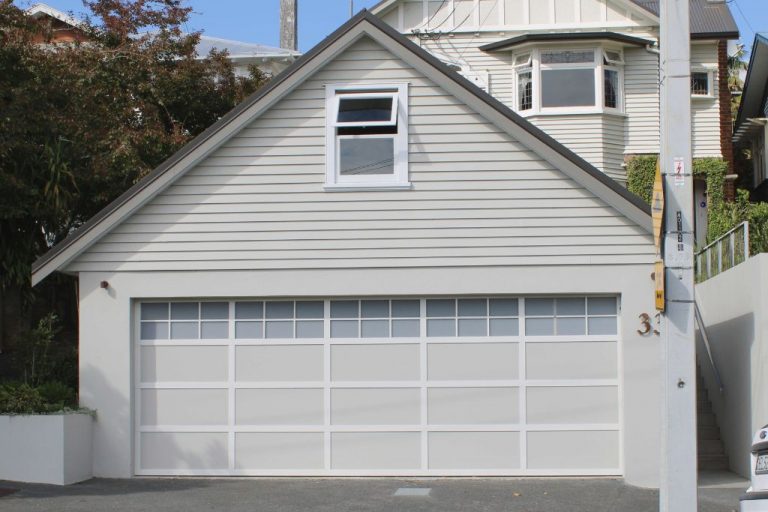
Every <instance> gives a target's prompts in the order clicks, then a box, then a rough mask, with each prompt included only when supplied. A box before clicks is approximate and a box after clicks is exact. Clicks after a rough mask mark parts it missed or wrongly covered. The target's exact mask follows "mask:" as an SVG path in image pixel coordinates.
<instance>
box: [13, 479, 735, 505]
mask: <svg viewBox="0 0 768 512" xmlns="http://www.w3.org/2000/svg"><path fill="white" fill-rule="evenodd" d="M702 480H704V481H701V484H704V485H703V486H702V485H700V487H699V500H700V504H699V510H700V511H701V512H731V511H735V510H737V509H738V498H739V495H740V494H741V493H742V492H743V491H744V489H745V488H746V481H744V480H738V479H737V477H734V476H733V475H732V474H730V473H714V474H708V475H705V478H703V479H702ZM2 489H15V490H16V492H13V493H11V494H6V495H5V496H4V497H2V498H0V510H2V511H3V512H16V511H25V512H26V511H36V510H41V511H42V510H67V511H81V510H82V511H93V510H110V511H115V512H121V511H129V510H130V511H133V510H152V511H170V512H176V511H178V512H196V511H204V510H205V511H208V510H221V511H232V512H240V511H243V512H254V511H258V512H270V511H275V512H277V511H280V512H292V511H305V510H312V511H323V512H324V511H327V512H347V511H349V512H352V511H355V512H357V511H366V512H367V511H371V512H378V511H382V512H383V511H393V510H395V511H396V510H424V511H429V510H434V511H440V512H450V511H456V512H459V511H461V512H464V511H468V510H473V511H489V512H490V511H527V512H533V511H537V512H538V511H541V512H582V511H583V512H595V511H598V512H599V511H621V512H652V511H656V510H658V500H659V495H658V491H656V490H652V489H641V488H638V487H632V486H629V485H626V484H624V483H623V481H622V480H621V479H615V478H419V479H408V478H401V479H393V478H344V479H339V478H311V479H310V478H219V479H211V478H134V479H126V480H107V479H93V480H89V481H87V482H83V483H81V484H76V485H71V486H67V487H57V486H48V485H32V484H21V483H13V482H0V490H2ZM0 495H2V494H0Z"/></svg>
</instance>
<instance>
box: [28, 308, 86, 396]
mask: <svg viewBox="0 0 768 512" xmlns="http://www.w3.org/2000/svg"><path fill="white" fill-rule="evenodd" d="M59 330H60V329H59V321H58V318H57V317H56V315H54V314H49V315H47V316H45V317H44V318H42V319H41V320H40V322H39V323H38V324H37V326H36V327H35V328H33V329H30V330H29V331H27V332H25V333H24V334H23V335H22V340H21V343H19V344H18V347H17V349H16V351H15V354H14V355H15V359H16V364H17V366H18V367H19V368H20V369H21V372H22V376H23V379H24V383H25V384H29V385H31V386H37V385H40V384H41V383H44V382H49V381H52V380H54V381H60V382H64V383H66V384H68V385H70V386H73V387H74V386H75V385H76V383H77V350H76V348H75V347H73V346H72V345H70V344H68V343H62V342H60V341H58V342H57V340H56V335H57V334H58V333H59Z"/></svg>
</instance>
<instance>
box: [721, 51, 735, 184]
mask: <svg viewBox="0 0 768 512" xmlns="http://www.w3.org/2000/svg"><path fill="white" fill-rule="evenodd" d="M717 72H718V79H719V82H720V90H719V96H720V98H719V99H720V150H721V152H722V154H723V159H724V160H725V161H726V162H728V174H733V173H734V165H733V142H732V141H731V139H732V138H733V118H732V116H731V91H730V89H729V88H728V41H727V40H725V39H721V40H720V41H718V43H717Z"/></svg>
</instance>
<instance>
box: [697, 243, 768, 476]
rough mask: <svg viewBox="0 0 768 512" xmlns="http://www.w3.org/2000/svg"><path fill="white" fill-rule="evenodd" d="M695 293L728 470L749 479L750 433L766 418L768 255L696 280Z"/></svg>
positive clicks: (703, 362)
mask: <svg viewBox="0 0 768 512" xmlns="http://www.w3.org/2000/svg"><path fill="white" fill-rule="evenodd" d="M696 297H697V301H698V303H699V307H700V308H701V313H702V317H703V319H704V324H705V326H706V329H707V334H708V335H709V340H710V345H711V347H712V355H713V358H714V361H715V364H716V365H717V368H718V370H719V372H720V376H721V378H722V382H723V386H724V390H723V392H722V393H720V392H719V391H718V389H719V386H718V385H717V383H716V381H715V376H714V372H713V371H712V366H711V365H710V363H709V361H708V359H707V357H706V352H705V351H704V350H703V348H704V347H703V346H702V344H701V341H699V350H698V353H699V364H700V366H701V371H702V376H703V377H704V381H705V383H706V385H707V389H708V390H709V397H710V400H711V401H712V407H713V410H714V411H715V415H716V416H717V420H718V424H719V426H720V431H721V435H722V439H723V443H724V444H725V451H726V454H727V455H728V458H729V460H730V467H731V470H733V471H734V472H736V473H738V474H740V475H742V476H744V477H746V478H749V476H750V459H749V450H750V447H751V445H752V436H753V435H754V433H755V431H756V430H757V429H758V428H760V427H762V426H763V425H765V424H766V423H768V254H760V255H758V256H754V257H752V258H750V259H749V260H747V261H746V262H744V263H742V264H741V265H738V266H736V267H734V268H732V269H730V270H728V271H726V272H723V273H722V274H720V275H718V276H715V277H713V278H712V279H709V280H707V281H705V282H703V283H701V284H699V285H697V286H696ZM699 338H700V337H699Z"/></svg>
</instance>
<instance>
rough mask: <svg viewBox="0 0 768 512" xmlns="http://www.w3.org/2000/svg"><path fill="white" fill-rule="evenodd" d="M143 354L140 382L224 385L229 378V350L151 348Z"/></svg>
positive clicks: (216, 348)
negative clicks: (180, 362) (211, 383)
mask: <svg viewBox="0 0 768 512" xmlns="http://www.w3.org/2000/svg"><path fill="white" fill-rule="evenodd" d="M140 351H141V382H194V381H198V382H216V381H219V382H225V381H226V380H227V378H228V375H227V373H228V372H227V366H228V361H227V347H203V346H201V347H195V346H158V347H151V346H150V347H141V348H140ZM179 361H183V362H184V364H179Z"/></svg>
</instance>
